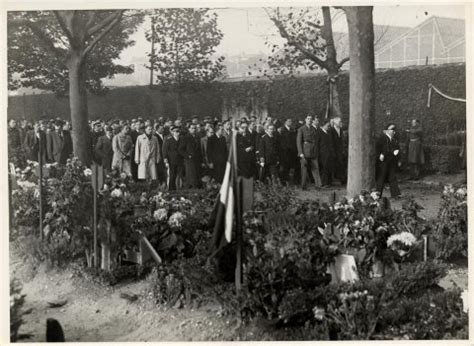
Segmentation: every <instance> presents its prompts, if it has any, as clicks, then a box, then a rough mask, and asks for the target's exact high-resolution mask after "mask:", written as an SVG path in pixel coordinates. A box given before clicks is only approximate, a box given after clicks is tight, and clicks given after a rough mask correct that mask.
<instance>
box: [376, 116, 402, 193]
mask: <svg viewBox="0 0 474 346" xmlns="http://www.w3.org/2000/svg"><path fill="white" fill-rule="evenodd" d="M375 151H376V158H377V167H376V176H377V178H376V181H377V191H378V192H379V193H380V197H382V193H383V189H384V185H385V183H387V182H388V183H389V184H390V195H391V196H392V197H394V198H397V197H399V196H400V195H401V194H400V188H399V187H398V182H397V175H396V170H397V166H399V165H400V161H399V157H400V146H399V144H398V141H397V140H396V138H395V125H394V124H388V126H387V127H386V130H385V131H384V134H383V135H382V136H380V137H379V138H378V140H377V144H376V147H375Z"/></svg>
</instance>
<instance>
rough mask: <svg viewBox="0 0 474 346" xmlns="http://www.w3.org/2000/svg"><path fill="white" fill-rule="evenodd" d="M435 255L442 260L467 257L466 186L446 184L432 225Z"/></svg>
mask: <svg viewBox="0 0 474 346" xmlns="http://www.w3.org/2000/svg"><path fill="white" fill-rule="evenodd" d="M434 236H435V239H436V242H437V247H438V249H437V257H438V258H440V259H444V260H454V259H462V258H464V259H465V258H467V188H466V186H453V185H447V186H445V188H444V191H443V195H442V196H441V206H440V209H439V212H438V217H437V219H436V223H435V225H434Z"/></svg>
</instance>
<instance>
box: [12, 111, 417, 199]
mask: <svg viewBox="0 0 474 346" xmlns="http://www.w3.org/2000/svg"><path fill="white" fill-rule="evenodd" d="M89 124H90V136H89V142H90V150H91V157H92V159H93V160H94V161H95V162H96V163H98V164H99V165H101V166H102V167H103V168H104V170H105V171H110V170H112V169H117V170H119V171H121V172H125V173H127V174H129V175H131V176H132V177H133V179H135V180H147V181H157V182H158V183H159V184H161V185H163V186H166V187H167V188H168V189H169V190H175V189H178V188H187V189H192V188H200V187H201V185H202V177H204V176H209V177H211V178H213V179H215V180H216V181H218V182H220V181H222V179H223V176H224V172H225V167H226V162H227V159H228V153H229V150H230V148H231V141H232V126H235V130H236V131H237V135H236V152H237V167H238V174H239V175H241V176H244V177H247V178H250V177H254V178H255V179H258V180H262V181H266V180H267V179H268V178H278V179H280V180H281V181H283V182H288V183H289V184H294V185H297V184H301V188H302V189H307V187H308V184H309V183H312V184H314V186H315V187H316V188H326V187H330V186H332V185H333V184H334V183H335V182H336V181H338V182H339V184H341V185H344V184H345V183H346V179H347V147H348V143H347V133H346V132H345V131H343V124H342V120H341V118H340V117H335V118H332V119H320V118H318V117H317V116H311V115H308V116H307V117H306V118H305V119H304V123H303V122H294V120H293V119H291V118H288V119H286V120H285V121H284V122H280V120H277V119H273V118H271V117H267V118H266V119H265V120H263V121H259V120H258V119H257V118H256V117H250V118H246V117H242V118H241V119H239V120H236V121H235V122H233V121H231V120H225V121H219V120H218V119H212V118H211V117H205V118H204V119H202V120H201V119H199V118H198V117H197V116H194V117H192V118H191V119H189V120H186V121H183V120H180V119H177V120H174V121H173V120H169V119H164V118H158V119H154V120H150V119H146V120H145V119H142V118H137V119H132V120H113V121H104V120H96V121H90V123H89ZM406 131H407V132H408V136H409V147H408V160H409V162H410V164H411V173H412V176H413V177H414V179H416V178H417V177H419V174H420V166H421V164H422V163H423V162H424V158H423V150H422V133H421V127H420V125H419V122H418V121H416V120H414V121H413V123H412V127H411V128H410V129H408V130H406ZM8 141H9V156H10V161H13V162H15V161H17V162H20V161H21V160H22V159H27V160H31V161H38V160H39V154H40V153H41V159H42V161H43V162H44V163H53V162H56V163H58V164H64V163H66V160H67V159H68V158H69V157H71V156H72V153H73V147H72V139H71V124H70V123H69V122H68V121H63V120H61V119H55V120H42V121H38V122H35V123H31V122H28V121H25V120H23V121H21V123H20V124H19V125H18V124H17V122H16V121H15V120H10V121H9V129H8ZM399 152H400V146H399V141H398V139H397V136H396V134H395V125H394V124H389V125H388V126H387V127H386V129H385V130H384V133H383V134H382V136H380V137H379V138H378V140H377V145H376V157H377V163H376V167H377V169H376V171H377V179H376V180H377V190H378V191H380V193H381V192H382V191H383V187H384V185H385V183H389V184H390V191H391V194H392V196H395V197H396V196H399V195H400V190H399V188H398V183H397V178H396V170H397V166H399V164H400V159H399V158H400V154H399Z"/></svg>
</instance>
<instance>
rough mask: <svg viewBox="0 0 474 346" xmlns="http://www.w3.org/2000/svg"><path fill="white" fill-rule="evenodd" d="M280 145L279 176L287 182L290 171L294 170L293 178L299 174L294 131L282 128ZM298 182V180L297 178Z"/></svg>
mask: <svg viewBox="0 0 474 346" xmlns="http://www.w3.org/2000/svg"><path fill="white" fill-rule="evenodd" d="M280 145H281V160H280V162H281V169H282V172H281V176H282V179H283V180H284V181H288V180H289V173H290V170H291V169H293V170H294V175H293V178H297V177H298V174H299V173H300V172H299V165H298V148H297V147H296V130H294V129H292V128H290V129H287V128H286V126H284V127H283V128H282V130H281V134H280ZM297 179H298V180H299V178H297Z"/></svg>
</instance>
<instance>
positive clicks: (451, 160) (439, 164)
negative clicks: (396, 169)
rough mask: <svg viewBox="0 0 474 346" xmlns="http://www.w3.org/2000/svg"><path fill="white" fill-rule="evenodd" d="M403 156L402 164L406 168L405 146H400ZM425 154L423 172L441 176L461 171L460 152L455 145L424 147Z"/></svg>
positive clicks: (458, 147)
mask: <svg viewBox="0 0 474 346" xmlns="http://www.w3.org/2000/svg"><path fill="white" fill-rule="evenodd" d="M400 147H401V149H402V152H403V153H405V155H403V164H404V166H408V165H407V164H408V162H407V160H408V155H407V149H406V145H405V144H403V143H402V144H401V145H400ZM423 150H424V153H425V164H424V165H423V170H424V171H425V172H430V173H435V172H439V173H442V174H451V173H457V172H459V171H460V170H461V169H462V163H463V161H462V159H461V158H460V157H459V153H460V151H461V147H460V146H456V145H425V146H424V147H423Z"/></svg>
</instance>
